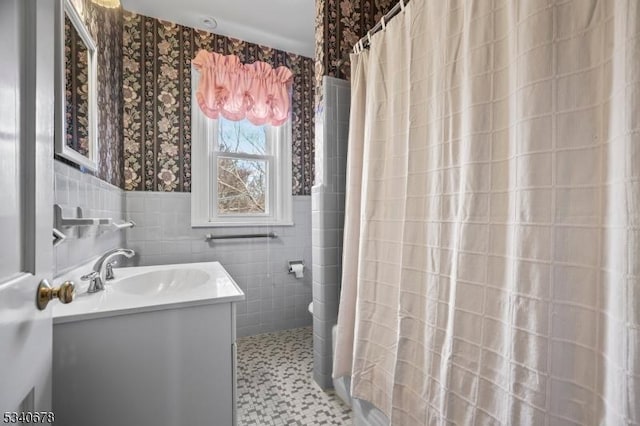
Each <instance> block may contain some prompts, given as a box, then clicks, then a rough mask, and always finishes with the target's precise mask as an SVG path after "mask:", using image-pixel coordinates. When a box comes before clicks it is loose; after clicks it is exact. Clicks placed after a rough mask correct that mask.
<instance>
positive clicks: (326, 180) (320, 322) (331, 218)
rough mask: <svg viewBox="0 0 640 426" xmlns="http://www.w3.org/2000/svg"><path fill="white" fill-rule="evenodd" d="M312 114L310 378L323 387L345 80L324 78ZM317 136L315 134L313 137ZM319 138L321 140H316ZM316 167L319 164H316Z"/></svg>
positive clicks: (336, 266)
mask: <svg viewBox="0 0 640 426" xmlns="http://www.w3.org/2000/svg"><path fill="white" fill-rule="evenodd" d="M323 95H324V96H323V101H322V104H321V105H320V107H319V109H318V112H317V114H316V126H317V127H320V130H316V170H318V169H320V170H319V171H318V175H320V176H321V179H319V180H318V181H317V182H318V184H317V185H315V186H314V187H313V188H312V190H311V197H312V201H311V204H312V207H311V210H312V213H311V214H312V231H311V232H312V257H313V351H314V353H313V376H314V379H315V381H316V382H317V383H318V384H319V385H320V386H321V387H323V388H329V387H332V386H333V383H332V380H331V369H332V360H333V357H332V350H331V328H332V327H333V325H334V324H336V322H337V318H338V301H339V296H340V279H341V275H342V235H343V225H344V196H345V185H346V161H347V142H348V137H349V135H348V132H349V108H350V105H351V91H350V86H349V83H348V82H347V81H344V80H339V79H336V78H331V77H326V76H325V77H324V78H323ZM318 135H320V136H318ZM318 138H321V139H322V140H318ZM318 165H320V166H318Z"/></svg>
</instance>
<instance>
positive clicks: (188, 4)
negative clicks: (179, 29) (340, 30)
mask: <svg viewBox="0 0 640 426" xmlns="http://www.w3.org/2000/svg"><path fill="white" fill-rule="evenodd" d="M122 6H123V8H124V9H126V10H129V11H131V12H136V13H139V14H141V15H145V16H150V17H153V18H158V19H162V20H166V21H170V22H175V23H177V24H182V25H186V26H189V27H194V28H201V29H204V30H207V31H210V32H214V33H216V34H222V35H225V36H229V37H235V38H239V39H241V40H245V41H249V42H252V43H257V44H262V45H266V46H269V47H274V48H276V49H280V50H285V51H288V52H292V53H297V54H299V55H304V56H307V57H310V58H311V57H313V55H314V14H315V2H314V0H122ZM206 17H212V18H215V20H216V21H217V22H218V27H217V28H216V29H214V30H212V29H208V28H206V27H205V26H204V24H203V23H202V20H203V19H204V18H206Z"/></svg>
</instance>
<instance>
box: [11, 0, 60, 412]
mask: <svg viewBox="0 0 640 426" xmlns="http://www.w3.org/2000/svg"><path fill="white" fill-rule="evenodd" d="M54 16H55V15H54V3H53V0H0V424H4V423H6V421H5V419H4V415H5V414H4V413H5V412H14V411H47V410H51V307H49V308H47V309H45V310H43V311H40V310H38V309H37V307H36V303H35V301H36V289H37V287H38V283H39V282H40V281H41V280H43V279H48V280H51V279H52V278H53V277H52V270H53V265H52V262H53V260H52V236H51V227H52V211H53V207H52V202H53V199H52V197H53V194H52V192H53V130H54V120H53V119H54V117H53V111H54V110H53V106H54V91H53V82H54V57H53V54H54V48H53V40H54ZM27 420H29V419H27ZM32 422H33V421H32ZM18 423H21V422H18ZM45 424H46V422H45Z"/></svg>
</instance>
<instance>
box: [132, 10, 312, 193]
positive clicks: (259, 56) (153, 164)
mask: <svg viewBox="0 0 640 426" xmlns="http://www.w3.org/2000/svg"><path fill="white" fill-rule="evenodd" d="M122 46H123V51H122V54H123V59H122V63H123V87H122V94H123V100H124V103H123V129H124V188H125V189H126V190H138V191H183V192H189V191H191V59H192V58H193V57H195V54H196V53H197V52H198V50H199V49H207V50H211V51H215V52H218V53H221V54H225V55H228V54H234V55H237V56H239V57H240V60H241V61H242V62H244V63H251V62H254V61H264V62H267V63H269V64H271V65H272V66H274V67H276V66H279V65H284V66H286V67H289V68H290V69H291V70H292V71H293V73H294V84H293V108H292V110H293V126H292V128H293V150H292V161H293V165H292V166H293V170H292V171H293V194H294V195H305V194H310V193H311V185H312V183H313V176H314V170H313V158H314V153H313V141H314V123H313V120H314V116H313V96H314V66H313V59H310V58H305V57H303V56H299V55H295V54H291V53H287V52H284V51H280V50H276V49H273V48H270V47H266V46H260V45H257V44H252V43H248V42H244V41H242V40H238V39H233V38H229V37H225V36H221V35H216V34H212V33H208V32H205V31H200V30H196V29H193V28H189V27H185V26H181V25H177V24H174V23H171V22H166V21H161V20H157V19H154V18H149V17H145V16H142V15H137V14H134V13H130V12H125V13H124V24H123V39H122Z"/></svg>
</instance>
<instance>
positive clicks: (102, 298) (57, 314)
mask: <svg viewBox="0 0 640 426" xmlns="http://www.w3.org/2000/svg"><path fill="white" fill-rule="evenodd" d="M90 271H91V267H90V266H89V267H87V266H86V265H83V266H82V267H79V268H76V269H74V270H71V271H69V272H68V273H65V274H62V275H61V276H59V277H57V278H56V279H55V280H54V285H60V284H61V283H62V282H64V281H67V280H70V281H73V282H74V284H75V285H76V298H75V300H74V301H73V302H72V303H69V304H67V305H63V304H61V303H59V302H54V303H55V304H54V306H53V323H54V325H55V324H62V323H68V322H74V321H82V320H88V319H95V318H104V317H110V316H115V315H127V314H135V313H140V312H149V311H157V310H164V309H176V308H185V307H189V306H198V305H210V304H216V303H230V302H238V301H241V300H244V298H245V296H244V293H243V291H242V290H241V289H240V287H238V285H237V284H236V282H235V281H234V280H233V278H231V276H230V275H229V273H228V272H227V271H226V270H225V269H224V267H223V266H222V265H221V264H220V263H219V262H203V263H185V264H176V265H156V266H139V267H129V268H114V270H113V272H114V275H115V279H114V280H113V281H107V282H106V283H105V289H104V290H103V291H99V292H96V293H87V292H86V290H87V287H88V282H83V281H81V280H80V277H81V276H82V275H84V274H86V273H88V272H90Z"/></svg>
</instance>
